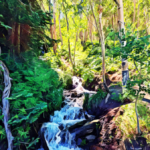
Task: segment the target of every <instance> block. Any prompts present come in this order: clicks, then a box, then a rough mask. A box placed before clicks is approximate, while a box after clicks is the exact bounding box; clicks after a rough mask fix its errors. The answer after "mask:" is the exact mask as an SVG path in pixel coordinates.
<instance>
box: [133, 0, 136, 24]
mask: <svg viewBox="0 0 150 150" xmlns="http://www.w3.org/2000/svg"><path fill="white" fill-rule="evenodd" d="M133 1H134V14H133V23H134V22H135V13H136V12H135V11H136V0H133Z"/></svg>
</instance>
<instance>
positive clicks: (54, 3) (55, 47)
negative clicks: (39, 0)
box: [53, 0, 57, 54]
mask: <svg viewBox="0 0 150 150" xmlns="http://www.w3.org/2000/svg"><path fill="white" fill-rule="evenodd" d="M53 18H54V26H53V34H54V38H55V40H57V35H56V0H53ZM53 49H54V53H55V54H56V49H57V44H56V42H55V43H54V46H53Z"/></svg>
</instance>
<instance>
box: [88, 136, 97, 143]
mask: <svg viewBox="0 0 150 150" xmlns="http://www.w3.org/2000/svg"><path fill="white" fill-rule="evenodd" d="M95 138H96V136H95V135H88V136H86V139H87V140H88V141H89V142H92V141H94V140H95Z"/></svg>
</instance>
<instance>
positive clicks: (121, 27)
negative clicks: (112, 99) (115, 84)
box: [114, 0, 129, 86]
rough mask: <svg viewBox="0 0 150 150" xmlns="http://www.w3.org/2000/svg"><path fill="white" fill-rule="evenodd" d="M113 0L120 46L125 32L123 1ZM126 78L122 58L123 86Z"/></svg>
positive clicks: (126, 63)
mask: <svg viewBox="0 0 150 150" xmlns="http://www.w3.org/2000/svg"><path fill="white" fill-rule="evenodd" d="M114 1H115V2H116V4H117V5H118V26H119V36H120V38H121V47H125V45H126V41H123V40H122V37H123V35H124V34H125V27H124V14H123V1H122V0H118V1H117V0H114ZM128 79H129V71H128V62H127V60H126V59H125V58H122V83H123V86H126V83H127V80H128Z"/></svg>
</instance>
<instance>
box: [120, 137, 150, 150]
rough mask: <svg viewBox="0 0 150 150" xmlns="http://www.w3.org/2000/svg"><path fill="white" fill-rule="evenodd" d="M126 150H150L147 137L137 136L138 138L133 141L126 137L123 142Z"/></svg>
mask: <svg viewBox="0 0 150 150" xmlns="http://www.w3.org/2000/svg"><path fill="white" fill-rule="evenodd" d="M123 144H124V145H125V146H124V147H125V148H126V150H136V149H138V150H150V146H148V144H147V142H146V138H144V137H137V138H136V139H133V140H131V142H130V141H129V140H128V139H126V140H125V141H124V143H123Z"/></svg>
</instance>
